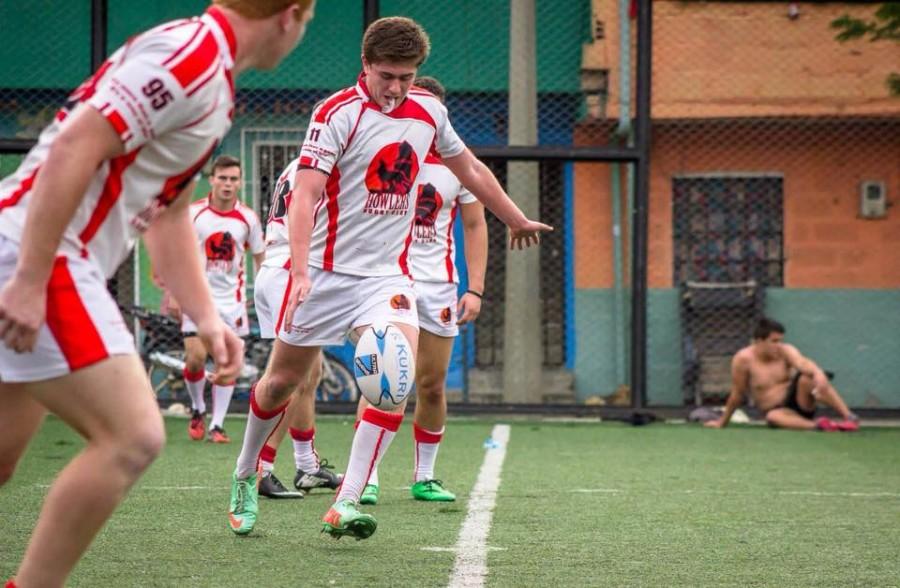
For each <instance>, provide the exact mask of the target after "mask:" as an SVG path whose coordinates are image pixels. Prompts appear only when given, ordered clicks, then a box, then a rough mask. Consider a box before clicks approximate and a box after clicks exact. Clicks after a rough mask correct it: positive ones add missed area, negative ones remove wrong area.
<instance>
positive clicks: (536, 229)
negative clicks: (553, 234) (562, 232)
mask: <svg viewBox="0 0 900 588" xmlns="http://www.w3.org/2000/svg"><path fill="white" fill-rule="evenodd" d="M552 230H553V227H551V226H550V225H545V224H544V223H539V222H537V221H532V220H526V221H525V222H524V223H523V224H522V226H520V227H516V228H515V229H513V228H510V229H509V248H510V249H519V250H522V249H525V248H527V247H531V246H532V245H539V244H540V242H541V233H549V232H550V231H552Z"/></svg>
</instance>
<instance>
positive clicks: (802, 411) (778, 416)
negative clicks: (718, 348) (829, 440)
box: [706, 318, 859, 431]
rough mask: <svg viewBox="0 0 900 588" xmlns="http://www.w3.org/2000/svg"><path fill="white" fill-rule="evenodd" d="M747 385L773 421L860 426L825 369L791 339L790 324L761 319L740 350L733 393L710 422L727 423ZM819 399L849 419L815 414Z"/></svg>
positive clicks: (807, 426) (825, 427)
mask: <svg viewBox="0 0 900 588" xmlns="http://www.w3.org/2000/svg"><path fill="white" fill-rule="evenodd" d="M747 390H749V391H750V396H751V398H752V399H753V403H754V405H755V406H756V407H757V408H759V410H761V411H762V412H763V413H764V414H765V415H766V422H767V423H768V424H769V426H770V427H777V428H782V429H799V430H805V431H811V430H816V429H818V430H821V431H856V430H857V429H859V423H858V420H859V419H858V418H857V416H856V415H855V414H853V413H852V412H851V411H850V409H848V408H847V405H846V404H844V401H843V399H841V397H840V395H838V393H837V390H835V389H834V387H833V386H832V385H831V383H830V382H829V381H828V376H827V375H826V374H825V372H824V371H822V369H821V368H820V367H819V366H818V365H816V364H815V362H813V361H812V360H811V359H809V358H807V357H804V356H803V355H802V354H801V353H800V351H798V350H797V348H796V347H794V346H793V345H789V344H787V343H785V342H784V326H782V325H781V324H780V323H778V322H776V321H774V320H771V319H768V318H763V319H760V321H759V324H757V326H756V329H755V330H754V331H753V342H752V343H751V344H750V345H748V346H747V347H744V348H743V349H741V350H740V351H738V352H737V353H736V354H735V355H734V359H732V361H731V394H730V395H729V396H728V400H727V401H726V403H725V412H724V414H723V415H722V417H721V418H719V419H716V420H713V421H708V422H707V423H706V426H707V427H712V428H716V429H719V428H722V427H724V426H726V425H727V424H728V421H729V420H730V419H731V415H732V413H734V411H735V409H737V408H738V406H740V405H741V404H743V402H744V395H745V394H746V392H747ZM817 402H818V403H821V404H824V405H826V406H829V407H831V408H832V409H834V410H835V411H836V412H837V413H838V414H839V415H841V417H842V418H843V420H842V421H837V422H836V421H832V420H831V419H829V418H827V417H819V418H818V419H814V417H815V410H816V403H817Z"/></svg>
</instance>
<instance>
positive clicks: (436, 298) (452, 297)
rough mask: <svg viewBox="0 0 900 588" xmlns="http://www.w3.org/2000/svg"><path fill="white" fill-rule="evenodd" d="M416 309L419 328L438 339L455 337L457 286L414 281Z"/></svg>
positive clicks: (457, 329) (456, 331)
mask: <svg viewBox="0 0 900 588" xmlns="http://www.w3.org/2000/svg"><path fill="white" fill-rule="evenodd" d="M413 287H414V288H415V290H416V308H417V309H418V310H419V328H421V329H422V330H423V331H428V332H429V333H431V334H432V335H437V336H438V337H456V336H457V335H458V334H459V327H458V326H457V325H456V320H457V319H456V307H457V303H458V298H457V294H456V289H457V286H456V284H454V283H452V282H421V281H416V282H415V284H414V286H413Z"/></svg>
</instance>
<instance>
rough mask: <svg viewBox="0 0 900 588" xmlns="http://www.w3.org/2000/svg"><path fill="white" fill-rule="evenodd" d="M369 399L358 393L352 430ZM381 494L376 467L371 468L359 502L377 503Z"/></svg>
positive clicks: (356, 427)
mask: <svg viewBox="0 0 900 588" xmlns="http://www.w3.org/2000/svg"><path fill="white" fill-rule="evenodd" d="M369 406H370V404H369V401H368V400H366V397H365V396H363V395H362V394H360V395H359V402H357V403H356V423H355V425H354V430H356V429H359V423H361V422H362V415H363V413H364V412H366V409H367V408H369ZM380 494H381V486H380V484H379V480H378V468H377V467H374V468H372V471H371V472H369V479H368V480H367V481H366V485H365V486H364V487H363V491H362V494H360V496H359V503H360V504H378V496H379V495H380Z"/></svg>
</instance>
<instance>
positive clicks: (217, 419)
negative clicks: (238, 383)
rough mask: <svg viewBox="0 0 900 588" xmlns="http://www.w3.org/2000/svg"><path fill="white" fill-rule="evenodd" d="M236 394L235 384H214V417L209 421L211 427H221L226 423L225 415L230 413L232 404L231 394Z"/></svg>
mask: <svg viewBox="0 0 900 588" xmlns="http://www.w3.org/2000/svg"><path fill="white" fill-rule="evenodd" d="M232 394H234V384H232V385H231V386H218V385H216V384H213V387H212V402H213V407H212V408H213V409H212V419H211V420H210V422H209V426H210V428H215V427H219V428H222V426H223V425H224V424H225V415H227V414H228V406H229V405H230V404H231V396H232Z"/></svg>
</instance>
